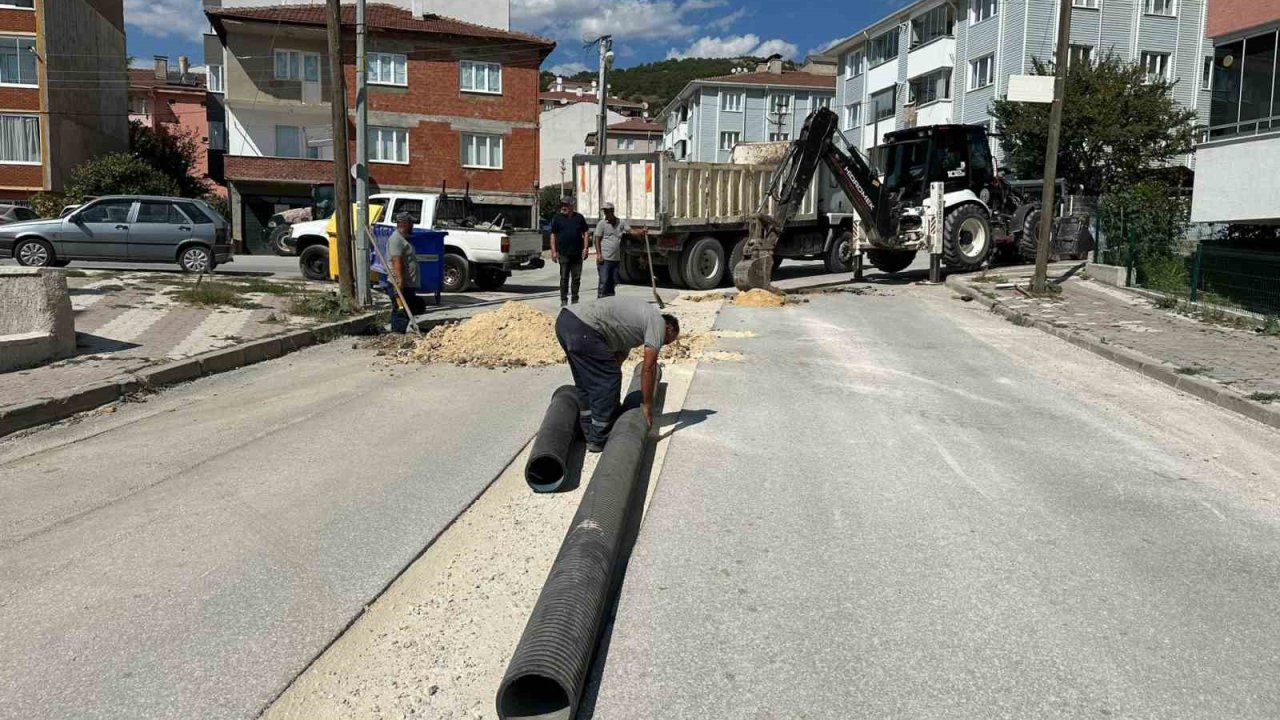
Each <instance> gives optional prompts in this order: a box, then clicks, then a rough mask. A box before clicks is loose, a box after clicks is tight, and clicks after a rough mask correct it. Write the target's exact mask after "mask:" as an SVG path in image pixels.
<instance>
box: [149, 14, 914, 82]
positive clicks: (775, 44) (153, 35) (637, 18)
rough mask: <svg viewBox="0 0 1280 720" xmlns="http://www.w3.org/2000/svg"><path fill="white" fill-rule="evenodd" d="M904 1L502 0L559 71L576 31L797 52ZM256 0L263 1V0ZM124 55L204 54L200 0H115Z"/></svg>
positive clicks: (640, 41) (649, 53)
mask: <svg viewBox="0 0 1280 720" xmlns="http://www.w3.org/2000/svg"><path fill="white" fill-rule="evenodd" d="M907 2H909V0H843V1H836V0H812V1H811V2H794V3H793V2H778V1H777V0H773V1H772V2H766V0H622V1H621V2H618V1H617V0H511V19H512V22H511V24H512V29H514V30H522V31H525V32H531V33H535V34H537V35H541V36H543V37H548V38H551V39H553V40H555V41H556V43H557V47H556V51H555V53H553V54H552V55H551V57H549V58H548V59H547V60H546V62H544V63H543V68H544V69H546V70H551V71H552V72H556V73H560V74H571V73H574V72H578V71H580V70H585V69H587V68H588V67H589V66H592V65H593V64H594V62H595V55H594V51H592V50H588V49H587V48H585V47H584V42H583V41H584V40H586V39H590V38H595V37H598V36H600V35H603V34H606V33H611V34H612V35H613V37H614V53H615V56H616V58H617V59H616V61H615V64H616V66H617V67H630V66H632V65H638V64H640V63H645V62H651V61H654V60H663V59H666V58H678V57H737V56H740V55H755V56H766V55H771V54H773V53H780V54H782V55H783V56H785V57H788V58H790V59H793V60H803V59H804V57H805V56H806V55H808V54H810V53H814V52H819V51H821V50H823V49H825V48H826V47H827V46H828V45H830V44H831V43H833V42H835V41H837V40H839V39H841V38H842V37H844V36H847V35H849V34H851V33H853V32H855V31H857V30H859V29H861V28H863V27H865V26H866V25H868V24H870V23H872V22H875V21H876V20H879V19H881V18H883V17H884V16H885V15H888V14H889V13H891V12H893V11H894V10H896V9H898V8H899V7H901V6H903V5H905V4H907ZM263 4H264V5H270V4H272V3H270V2H269V1H268V0H263ZM124 18H125V26H126V30H127V32H128V48H129V54H130V55H131V56H132V57H133V58H134V59H135V60H134V61H135V64H137V65H139V66H142V67H149V66H150V64H151V58H152V56H153V55H167V56H169V57H170V58H171V59H173V58H176V57H177V56H179V55H186V56H188V57H189V58H191V62H192V64H193V65H195V64H199V63H201V62H203V57H204V51H203V49H202V45H201V33H202V32H204V30H205V28H206V26H207V22H206V21H205V19H204V15H203V13H202V12H201V10H200V0H124Z"/></svg>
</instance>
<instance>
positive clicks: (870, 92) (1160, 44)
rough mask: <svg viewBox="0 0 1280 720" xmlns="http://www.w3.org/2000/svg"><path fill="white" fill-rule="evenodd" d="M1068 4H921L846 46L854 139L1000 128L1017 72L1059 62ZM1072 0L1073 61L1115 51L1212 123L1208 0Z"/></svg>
mask: <svg viewBox="0 0 1280 720" xmlns="http://www.w3.org/2000/svg"><path fill="white" fill-rule="evenodd" d="M1058 1H1065V0H956V1H955V2H946V1H945V0H919V1H918V2H915V3H913V4H911V5H909V6H907V7H905V8H903V9H901V10H899V11H898V12H895V13H893V14H892V15H890V16H888V17H886V18H884V19H883V20H881V21H879V22H877V23H875V24H874V25H871V26H869V27H867V28H864V29H862V30H860V31H858V32H857V33H854V34H853V35H851V36H849V37H848V38H847V39H845V40H844V41H842V42H840V43H837V44H836V45H835V46H833V47H832V48H830V49H829V50H827V53H829V54H834V55H837V56H838V57H839V77H840V81H839V84H838V85H837V89H836V105H837V106H838V108H839V112H840V113H841V128H842V129H843V130H844V132H845V134H846V137H848V139H849V141H850V142H851V143H853V144H855V145H857V146H858V148H859V149H861V150H864V151H865V150H868V149H870V148H872V147H874V146H876V145H877V144H879V143H881V142H882V141H883V139H884V135H885V133H887V132H891V131H893V130H898V129H902V128H906V127H913V126H918V125H934V124H941V123H953V122H954V123H965V124H984V123H988V124H990V123H991V122H992V118H991V111H990V108H991V103H992V101H993V100H996V99H1002V98H1004V97H1006V95H1007V93H1008V90H1009V78H1010V76H1013V75H1023V74H1031V73H1033V72H1034V69H1033V68H1034V61H1035V60H1036V59H1040V60H1045V61H1052V60H1053V58H1054V55H1055V52H1056V47H1055V46H1056V45H1057V31H1058V28H1057V18H1058ZM1069 1H1070V2H1071V3H1072V18H1071V35H1070V43H1071V47H1070V58H1071V62H1089V61H1092V60H1094V59H1096V58H1100V57H1102V56H1104V55H1106V54H1108V53H1110V54H1113V55H1116V56H1118V57H1120V58H1121V59H1123V60H1126V61H1130V62H1139V63H1141V64H1142V65H1143V66H1144V67H1145V68H1147V71H1148V73H1150V74H1151V75H1153V76H1156V75H1159V76H1162V77H1164V78H1167V79H1169V80H1172V81H1173V82H1174V86H1173V93H1174V96H1175V97H1176V98H1177V100H1178V101H1179V102H1180V103H1182V104H1183V105H1184V106H1186V107H1189V108H1193V109H1195V110H1197V111H1198V112H1199V113H1200V114H1201V117H1202V118H1203V119H1204V120H1206V121H1207V120H1208V108H1209V88H1208V81H1207V79H1206V68H1207V67H1208V65H1209V64H1210V63H1211V61H1212V55H1213V48H1212V46H1211V45H1210V44H1209V43H1208V42H1206V41H1205V39H1204V27H1205V17H1206V15H1205V11H1206V8H1205V2H1206V0H1069ZM1249 1H1252V0H1249ZM1187 161H1188V162H1190V159H1189V158H1188V159H1187Z"/></svg>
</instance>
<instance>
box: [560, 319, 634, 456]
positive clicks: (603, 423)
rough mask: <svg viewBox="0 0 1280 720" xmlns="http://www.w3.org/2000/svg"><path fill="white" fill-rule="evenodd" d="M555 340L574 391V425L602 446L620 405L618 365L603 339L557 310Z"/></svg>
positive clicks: (589, 439) (584, 325) (619, 370)
mask: <svg viewBox="0 0 1280 720" xmlns="http://www.w3.org/2000/svg"><path fill="white" fill-rule="evenodd" d="M556 339H557V340H559V341H560V347H562V348H564V354H565V356H566V357H568V358H569V371H570V372H572V373H573V384H574V385H576V386H577V388H578V423H579V424H580V425H581V426H582V434H583V435H585V436H586V438H587V442H589V443H591V444H593V445H604V441H605V438H606V437H607V436H608V434H609V427H610V426H611V425H612V424H613V420H614V418H615V417H616V416H617V414H618V409H619V407H620V406H621V403H620V402H619V399H620V397H621V395H622V365H621V364H620V363H619V362H618V358H617V356H616V355H614V353H613V352H612V351H611V350H609V346H608V345H607V344H606V343H605V341H604V336H603V335H601V334H600V333H599V332H598V331H596V330H595V329H593V328H592V327H591V326H589V325H587V324H586V323H584V322H582V320H580V319H579V318H578V316H577V315H574V314H573V313H572V312H570V311H568V310H561V311H560V317H558V318H556Z"/></svg>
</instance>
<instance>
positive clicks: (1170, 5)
mask: <svg viewBox="0 0 1280 720" xmlns="http://www.w3.org/2000/svg"><path fill="white" fill-rule="evenodd" d="M1176 2H1177V0H1146V3H1147V14H1148V15H1166V16H1169V17H1173V16H1174V15H1176V14H1177V6H1176V5H1175V4H1174V3H1176Z"/></svg>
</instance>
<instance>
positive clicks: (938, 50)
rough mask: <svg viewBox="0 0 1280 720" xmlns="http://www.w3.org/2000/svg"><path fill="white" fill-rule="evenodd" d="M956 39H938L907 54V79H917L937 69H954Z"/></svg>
mask: <svg viewBox="0 0 1280 720" xmlns="http://www.w3.org/2000/svg"><path fill="white" fill-rule="evenodd" d="M955 64H956V39H955V38H953V37H940V38H937V39H935V40H933V41H932V42H928V43H925V44H924V45H920V46H919V47H917V48H915V49H914V50H912V51H911V52H909V53H907V77H917V76H920V75H924V74H925V73H930V72H933V71H934V70H937V69H939V68H949V67H955Z"/></svg>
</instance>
